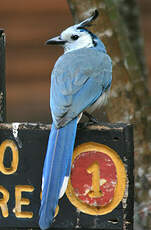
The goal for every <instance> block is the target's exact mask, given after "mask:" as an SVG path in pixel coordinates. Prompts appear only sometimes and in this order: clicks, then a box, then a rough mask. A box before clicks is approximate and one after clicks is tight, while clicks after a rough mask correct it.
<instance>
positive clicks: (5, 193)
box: [0, 185, 9, 218]
mask: <svg viewBox="0 0 151 230" xmlns="http://www.w3.org/2000/svg"><path fill="white" fill-rule="evenodd" d="M0 192H1V193H2V194H3V198H1V199H0V207H1V210H2V215H3V217H5V218H6V217H8V206H7V202H8V200H9V192H8V191H7V190H6V189H5V188H4V187H3V186H2V185H0Z"/></svg>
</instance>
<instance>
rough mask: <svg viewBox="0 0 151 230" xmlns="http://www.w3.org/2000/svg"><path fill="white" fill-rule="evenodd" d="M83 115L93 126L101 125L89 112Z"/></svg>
mask: <svg viewBox="0 0 151 230" xmlns="http://www.w3.org/2000/svg"><path fill="white" fill-rule="evenodd" d="M83 114H84V115H85V116H86V117H87V118H88V119H89V121H88V123H93V124H94V123H96V124H98V123H99V121H98V120H97V119H96V118H95V117H93V116H92V115H91V114H89V113H88V112H86V111H84V112H83Z"/></svg>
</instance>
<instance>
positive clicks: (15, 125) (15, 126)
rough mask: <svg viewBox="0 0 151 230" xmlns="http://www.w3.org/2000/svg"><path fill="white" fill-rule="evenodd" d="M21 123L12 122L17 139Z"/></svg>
mask: <svg viewBox="0 0 151 230" xmlns="http://www.w3.org/2000/svg"><path fill="white" fill-rule="evenodd" d="M19 125H20V123H18V122H14V123H12V128H13V136H14V138H15V139H16V138H17V137H18V128H19Z"/></svg>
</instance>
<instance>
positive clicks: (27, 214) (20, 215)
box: [15, 185, 34, 218]
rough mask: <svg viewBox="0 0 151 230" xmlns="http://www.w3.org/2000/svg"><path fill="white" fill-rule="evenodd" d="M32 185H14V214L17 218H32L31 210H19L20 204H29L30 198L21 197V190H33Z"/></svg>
mask: <svg viewBox="0 0 151 230" xmlns="http://www.w3.org/2000/svg"><path fill="white" fill-rule="evenodd" d="M33 191H34V187H33V186H31V185H17V186H15V199H16V203H15V215H16V217H18V218H32V217H33V212H27V211H26V212H25V211H24V212H23V211H22V210H21V206H22V205H29V204H30V200H29V199H27V198H23V197H22V192H33Z"/></svg>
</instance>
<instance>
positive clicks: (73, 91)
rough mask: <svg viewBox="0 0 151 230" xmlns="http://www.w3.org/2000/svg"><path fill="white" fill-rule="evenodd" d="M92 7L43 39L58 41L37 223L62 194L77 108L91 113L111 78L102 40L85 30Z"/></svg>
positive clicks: (47, 218) (47, 220) (47, 219)
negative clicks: (80, 19) (59, 50)
mask: <svg viewBox="0 0 151 230" xmlns="http://www.w3.org/2000/svg"><path fill="white" fill-rule="evenodd" d="M97 16H98V11H97V10H95V12H94V13H93V14H92V16H91V17H89V18H88V19H86V20H84V21H83V22H81V23H79V24H76V25H74V26H71V27H69V28H67V29H66V30H64V31H63V32H62V33H61V34H60V36H58V37H55V38H52V39H49V40H48V41H47V42H46V44H48V45H49V44H52V45H53V44H54V45H61V46H63V47H64V54H63V55H62V56H61V57H59V58H58V60H57V62H56V64H55V66H54V68H53V71H52V75H51V91H50V108H51V113H52V119H53V123H52V126H51V132H50V136H49V140H48V147H47V153H46V157H45V163H44V168H43V176H42V201H41V207H40V211H39V215H40V219H39V225H40V228H41V229H42V230H44V229H48V228H49V227H50V225H51V223H52V220H53V218H54V215H55V210H56V207H57V205H58V200H59V198H61V197H62V196H63V194H64V193H65V190H66V187H67V184H68V179H69V175H70V169H71V160H72V153H73V148H74V142H75V137H76V130H77V123H78V121H79V119H80V118H81V116H82V112H83V111H85V110H86V111H88V112H92V111H93V110H95V109H96V108H98V107H100V106H101V105H102V104H103V103H104V102H105V101H106V98H107V95H108V91H109V89H110V86H111V81H112V62H111V59H110V57H109V56H108V55H107V52H106V49H105V46H104V44H103V42H102V41H101V40H100V39H99V38H98V37H97V36H96V35H94V34H93V33H91V32H90V31H89V30H87V29H86V27H88V26H90V25H91V23H92V22H93V21H94V20H95V19H96V18H97Z"/></svg>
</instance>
